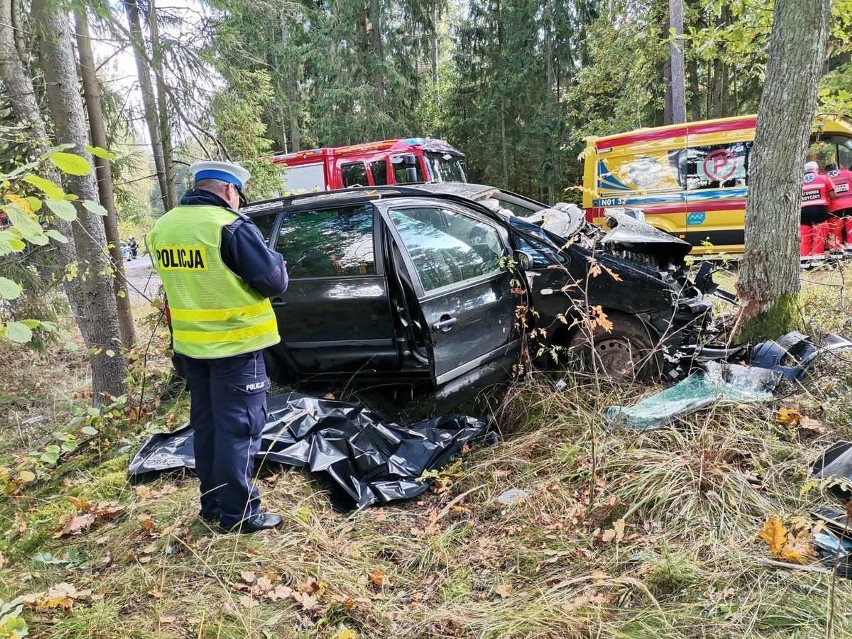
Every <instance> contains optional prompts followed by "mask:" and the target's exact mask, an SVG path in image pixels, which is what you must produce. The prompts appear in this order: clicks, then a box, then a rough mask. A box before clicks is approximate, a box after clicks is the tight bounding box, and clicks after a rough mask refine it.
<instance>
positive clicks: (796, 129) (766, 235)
mask: <svg viewBox="0 0 852 639" xmlns="http://www.w3.org/2000/svg"><path fill="white" fill-rule="evenodd" d="M829 11H830V0H815V1H814V2H804V3H802V2H798V1H797V0H776V2H775V13H774V18H773V28H772V34H771V36H770V38H769V60H768V62H767V65H766V83H765V85H764V87H763V93H762V95H761V96H760V107H759V109H758V117H757V131H756V134H755V141H754V151H753V153H752V156H751V161H750V168H749V178H750V183H749V197H748V203H747V208H746V223H745V255H744V256H743V260H742V263H741V265H740V275H739V280H738V282H737V292H738V293H739V297H740V299H741V304H742V314H743V319H744V320H745V325H744V328H743V330H742V335H743V336H744V337H746V338H748V337H753V336H757V335H761V336H763V335H765V336H766V337H774V336H776V335H777V334H780V333H783V332H785V331H786V330H788V329H789V328H790V327H791V326H792V325H794V324H795V323H796V320H797V316H798V315H799V313H798V305H797V296H798V292H799V288H800V283H799V233H798V226H799V212H800V210H801V199H802V177H803V174H804V162H805V154H806V152H807V149H808V140H809V138H810V133H811V127H812V126H813V117H814V113H815V111H816V98H817V86H818V83H819V72H820V69H821V68H822V63H823V59H824V57H825V47H826V40H827V37H828V18H829Z"/></svg>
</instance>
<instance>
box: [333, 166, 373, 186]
mask: <svg viewBox="0 0 852 639" xmlns="http://www.w3.org/2000/svg"><path fill="white" fill-rule="evenodd" d="M340 174H341V177H342V179H343V186H367V185H368V182H367V167H365V166H364V163H363V162H352V163H351V164H341V165H340Z"/></svg>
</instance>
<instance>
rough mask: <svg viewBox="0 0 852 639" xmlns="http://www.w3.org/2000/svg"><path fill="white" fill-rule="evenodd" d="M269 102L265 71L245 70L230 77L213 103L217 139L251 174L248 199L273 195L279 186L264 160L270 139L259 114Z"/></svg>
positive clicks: (269, 92)
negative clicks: (228, 83)
mask: <svg viewBox="0 0 852 639" xmlns="http://www.w3.org/2000/svg"><path fill="white" fill-rule="evenodd" d="M272 99H273V91H272V85H271V83H270V80H269V74H268V73H267V72H266V71H246V72H244V73H241V74H239V75H236V76H234V77H233V78H231V82H230V86H228V88H226V89H225V90H224V91H222V92H220V93H219V94H218V95H217V96H216V97H215V98H214V100H213V105H212V111H213V119H214V121H215V122H216V130H217V133H218V135H219V139H220V140H222V143H223V144H224V145H225V148H226V149H228V151H229V153H230V154H231V158H232V159H233V160H235V161H237V162H240V163H241V164H242V165H243V166H245V167H246V168H247V169H248V170H249V171H250V172H251V176H252V177H251V180H250V181H249V183H248V192H249V195H250V198H251V199H262V198H264V197H270V196H272V195H274V194H275V193H276V192H277V191H278V190H279V189H280V187H281V179H280V178H279V175H278V169H276V168H275V166H274V165H273V164H272V163H270V162H269V161H268V160H266V159H265V158H266V157H268V156H269V155H271V151H272V140H269V139H267V138H266V137H264V136H265V135H266V124H264V122H263V114H264V111H265V109H266V108H267V107H268V105H269V103H270V102H271V101H272Z"/></svg>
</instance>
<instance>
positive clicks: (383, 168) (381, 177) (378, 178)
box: [370, 160, 388, 186]
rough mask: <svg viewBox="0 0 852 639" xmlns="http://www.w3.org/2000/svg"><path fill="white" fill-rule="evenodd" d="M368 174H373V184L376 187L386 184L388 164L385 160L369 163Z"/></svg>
mask: <svg viewBox="0 0 852 639" xmlns="http://www.w3.org/2000/svg"><path fill="white" fill-rule="evenodd" d="M370 173H372V174H373V184H375V185H376V186H381V185H383V184H387V183H388V163H387V162H386V161H385V160H376V161H375V162H370Z"/></svg>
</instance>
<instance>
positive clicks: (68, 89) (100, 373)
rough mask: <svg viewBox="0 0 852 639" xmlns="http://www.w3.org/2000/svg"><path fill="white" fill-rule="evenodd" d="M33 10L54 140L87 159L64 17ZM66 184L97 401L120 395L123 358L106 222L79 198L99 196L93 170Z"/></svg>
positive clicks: (44, 4) (48, 9) (45, 2)
mask: <svg viewBox="0 0 852 639" xmlns="http://www.w3.org/2000/svg"><path fill="white" fill-rule="evenodd" d="M33 14H34V16H35V21H36V25H37V30H38V34H39V46H40V51H41V59H42V61H43V63H44V78H45V82H46V84H47V99H48V103H49V105H50V113H51V119H52V120H53V126H54V129H55V135H56V141H57V142H58V143H60V144H68V143H70V144H73V145H74V149H73V152H74V153H76V154H77V155H80V156H81V157H83V158H85V159H86V160H87V161H89V162H91V157H90V156H89V154H88V153H86V150H85V145H86V142H87V141H88V136H87V135H86V120H85V116H84V114H83V104H82V101H81V100H80V91H79V85H78V82H77V65H76V64H75V61H74V52H73V43H72V38H71V29H70V24H69V20H68V16H67V15H66V14H63V13H62V12H60V11H59V10H57V9H56V8H54V7H53V6H51V0H34V1H33ZM66 182H67V184H68V187H69V189H70V191H71V192H72V193H74V194H75V195H76V196H77V197H78V198H80V200H78V202H77V203H76V204H77V221H76V222H74V225H73V226H74V244H75V246H76V247H77V260H78V262H79V265H80V271H79V278H80V280H81V289H82V290H81V292H82V299H81V300H80V311H81V314H80V322H81V324H82V325H85V326H86V328H85V330H84V334H86V335H87V336H88V341H87V346H88V347H89V349H90V352H91V357H90V360H89V361H90V363H91V368H92V390H93V391H94V401H95V402H96V403H99V402H102V401H105V400H106V399H107V397H106V395H112V396H118V395H121V394H123V393H124V373H125V366H124V359H123V358H122V357H121V355H120V354H118V351H119V347H120V346H121V337H120V334H119V330H118V312H117V310H116V304H115V294H114V293H113V290H112V277H111V275H110V270H111V268H110V263H109V256H108V255H107V254H106V253H105V251H104V246H105V244H106V238H105V235H104V225H103V223H102V222H101V221H100V219H98V216H97V215H95V214H94V213H90V212H89V211H88V210H86V209H85V208H84V207H83V206H82V200H95V201H97V199H98V190H97V186H96V183H95V176H94V174H92V173H90V174H89V175H84V176H68V178H67V180H66Z"/></svg>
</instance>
